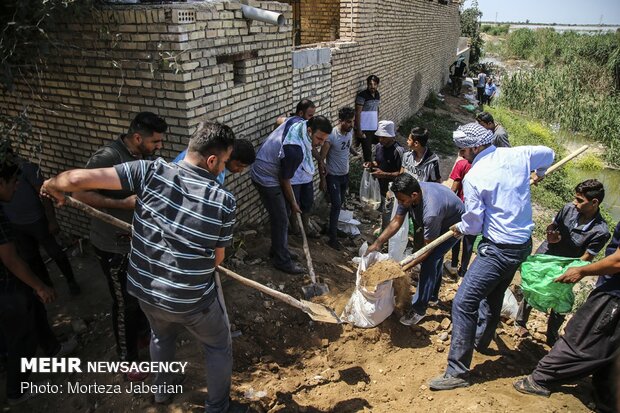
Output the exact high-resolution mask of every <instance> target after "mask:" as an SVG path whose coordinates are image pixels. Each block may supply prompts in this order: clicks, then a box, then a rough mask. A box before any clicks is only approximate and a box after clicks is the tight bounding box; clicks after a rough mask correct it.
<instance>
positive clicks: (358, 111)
mask: <svg viewBox="0 0 620 413" xmlns="http://www.w3.org/2000/svg"><path fill="white" fill-rule="evenodd" d="M363 108H364V106H363V105H357V104H356V105H355V136H357V137H358V138H362V137H363V135H364V132H362V126H361V125H362V109H363Z"/></svg>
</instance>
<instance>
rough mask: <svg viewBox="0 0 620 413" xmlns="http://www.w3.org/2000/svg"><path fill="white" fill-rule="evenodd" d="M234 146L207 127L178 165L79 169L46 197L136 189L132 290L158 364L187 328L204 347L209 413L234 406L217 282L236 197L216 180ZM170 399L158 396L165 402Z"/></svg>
mask: <svg viewBox="0 0 620 413" xmlns="http://www.w3.org/2000/svg"><path fill="white" fill-rule="evenodd" d="M233 143H234V134H233V131H232V130H231V129H230V128H229V127H228V126H225V125H222V124H220V123H216V122H206V123H204V124H201V125H200V126H199V127H198V130H197V131H196V133H194V135H193V136H192V137H191V138H190V141H189V146H188V152H187V156H186V157H185V159H184V160H183V161H181V162H179V163H178V164H171V163H167V162H165V161H164V160H162V159H157V160H155V161H145V160H139V161H133V162H127V163H123V164H119V165H116V166H114V167H113V168H102V169H88V170H85V169H77V170H72V171H67V172H63V173H61V174H60V175H58V176H57V177H55V178H52V179H50V180H47V181H46V182H45V183H44V185H43V187H42V189H41V192H42V194H43V195H45V196H50V197H53V198H55V199H56V200H57V201H58V202H59V204H62V203H63V201H64V192H73V191H84V190H91V189H107V190H120V189H123V190H129V191H132V192H134V193H135V194H136V195H137V202H136V209H135V214H134V219H133V234H132V243H131V253H130V259H129V268H128V279H127V289H128V291H129V293H130V294H132V295H134V296H135V297H137V298H138V300H139V302H140V307H141V308H142V310H143V311H144V313H145V314H146V316H147V318H148V320H149V324H150V326H151V329H152V339H151V349H150V350H151V359H152V360H153V361H158V362H167V361H172V360H173V359H174V353H175V341H176V337H177V334H178V331H179V329H180V328H181V327H184V328H185V329H187V330H188V331H189V332H190V333H192V335H194V337H195V338H196V339H197V340H198V341H200V342H201V343H202V345H203V347H204V349H205V354H206V369H207V388H208V390H209V394H208V396H207V400H206V411H207V412H209V413H211V412H218V413H219V412H226V411H227V410H228V407H229V392H230V378H231V374H232V348H231V339H230V330H229V328H228V325H227V322H226V316H225V314H224V309H223V306H222V304H221V303H220V302H219V300H218V298H217V292H216V287H215V283H214V272H215V268H216V267H217V266H218V265H219V264H220V263H221V262H222V261H223V259H224V249H225V247H227V246H229V245H230V244H231V243H232V228H233V225H234V223H235V209H236V202H235V198H234V197H233V196H232V195H231V194H230V193H229V192H228V191H226V190H225V189H223V188H222V187H221V186H220V185H219V184H218V183H217V182H216V181H215V179H216V176H217V175H218V174H219V173H221V172H222V171H223V170H224V165H225V163H226V161H227V160H228V158H229V156H230V153H231V151H232V147H233ZM182 379H183V377H182V376H178V375H173V374H164V373H160V374H158V375H157V376H156V377H155V380H154V383H153V384H157V385H160V384H164V383H165V384H168V385H171V384H172V385H174V384H179V383H180V382H181V381H182ZM170 397H171V395H169V394H157V393H156V394H155V401H156V402H158V403H166V402H168V401H169V400H170Z"/></svg>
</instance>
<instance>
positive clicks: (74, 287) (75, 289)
mask: <svg viewBox="0 0 620 413" xmlns="http://www.w3.org/2000/svg"><path fill="white" fill-rule="evenodd" d="M67 284H68V285H69V293H70V294H71V295H79V294H80V293H81V292H82V289H81V288H80V286H79V285H78V283H76V282H75V280H71V281H69V282H68V283H67Z"/></svg>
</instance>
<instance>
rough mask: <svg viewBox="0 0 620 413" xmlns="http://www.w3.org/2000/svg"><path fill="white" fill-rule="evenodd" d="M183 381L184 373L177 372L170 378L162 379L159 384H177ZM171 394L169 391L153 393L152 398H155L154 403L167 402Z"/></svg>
mask: <svg viewBox="0 0 620 413" xmlns="http://www.w3.org/2000/svg"><path fill="white" fill-rule="evenodd" d="M184 381H185V374H181V373H177V374H174V375H172V376H171V377H170V379H168V380H166V381H164V382H163V383H159V384H166V385H171V386H176V385H178V384H183V382H184ZM173 396H174V394H170V393H163V394H162V393H154V394H153V398H154V399H155V403H157V404H168V403H170V402H171V401H172V397H173Z"/></svg>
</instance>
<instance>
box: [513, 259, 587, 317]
mask: <svg viewBox="0 0 620 413" xmlns="http://www.w3.org/2000/svg"><path fill="white" fill-rule="evenodd" d="M587 264H589V263H588V262H586V261H580V260H578V259H575V258H566V257H557V256H555V255H546V254H536V255H531V256H529V257H528V258H527V260H525V261H524V262H523V264H521V289H522V290H523V296H524V297H525V299H526V300H527V302H528V303H529V304H530V305H531V306H532V307H534V308H535V309H537V310H539V311H544V312H547V311H548V310H551V309H552V310H554V311H555V312H556V313H560V314H566V313H568V312H570V310H571V308H573V302H574V300H575V296H574V294H573V285H574V284H566V283H556V282H553V280H555V279H556V278H558V277H559V276H560V275H562V274H564V273H565V272H566V270H567V269H569V268H571V267H581V266H583V265H587Z"/></svg>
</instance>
